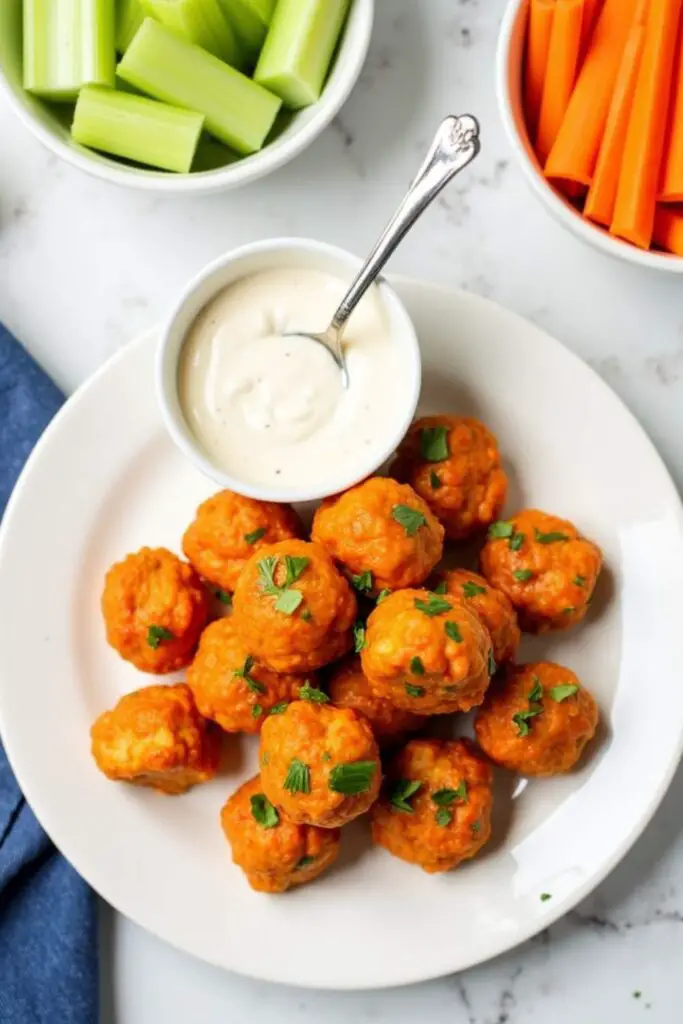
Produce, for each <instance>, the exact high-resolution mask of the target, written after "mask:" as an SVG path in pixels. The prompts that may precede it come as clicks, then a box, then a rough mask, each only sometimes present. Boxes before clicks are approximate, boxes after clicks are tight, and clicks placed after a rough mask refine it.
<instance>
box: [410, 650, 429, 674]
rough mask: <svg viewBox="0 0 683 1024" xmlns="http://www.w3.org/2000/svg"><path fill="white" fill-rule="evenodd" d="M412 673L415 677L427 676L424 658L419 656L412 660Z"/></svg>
mask: <svg viewBox="0 0 683 1024" xmlns="http://www.w3.org/2000/svg"><path fill="white" fill-rule="evenodd" d="M410 671H411V672H412V673H413V675H414V676H423V675H424V674H425V667H424V664H423V662H422V658H420V657H418V655H417V654H416V655H415V657H414V658H411V661H410Z"/></svg>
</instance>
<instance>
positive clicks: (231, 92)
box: [117, 18, 281, 154]
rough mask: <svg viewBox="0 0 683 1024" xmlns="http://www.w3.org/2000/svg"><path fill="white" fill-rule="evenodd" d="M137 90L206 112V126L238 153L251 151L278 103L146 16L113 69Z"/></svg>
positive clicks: (263, 136)
mask: <svg viewBox="0 0 683 1024" xmlns="http://www.w3.org/2000/svg"><path fill="white" fill-rule="evenodd" d="M117 72H118V74H119V75H120V77H121V78H122V79H123V80H124V82H128V84H129V85H133V86H135V88H136V89H139V90H140V92H146V93H148V94H149V95H150V96H154V97H156V99H159V100H165V101H166V102H167V103H173V104H175V105H176V106H178V107H187V108H188V109H189V110H198V111H200V112H201V113H202V114H204V115H205V116H206V130H207V131H208V132H210V133H211V134H212V135H215V136H216V138H217V139H220V141H221V142H224V143H225V144H226V145H227V146H230V147H231V148H232V149H235V150H237V152H238V153H242V154H248V153H255V152H256V151H257V150H259V149H260V148H261V147H262V145H263V143H264V141H265V139H266V136H267V135H268V132H269V131H270V129H271V127H272V125H273V121H274V120H275V116H276V114H277V112H278V110H279V109H280V106H281V102H280V100H279V99H278V98H277V96H273V95H272V93H270V92H268V91H267V90H266V89H262V88H261V86H260V85H256V83H255V82H252V81H251V79H250V78H247V77H246V75H242V74H240V72H239V71H235V69H234V68H231V67H230V66H229V65H228V64H224V63H223V62H222V61H220V60H218V58H217V57H214V56H213V54H211V53H207V52H206V50H202V49H200V48H199V47H198V46H194V45H193V44H192V43H188V42H186V41H185V40H184V39H180V38H179V36H176V35H175V34H174V33H173V32H171V31H169V29H167V28H165V27H164V26H163V25H160V24H159V23H158V22H156V21H153V20H152V19H151V18H146V19H145V21H144V22H143V23H142V26H141V27H140V29H139V30H138V32H137V33H136V35H135V38H134V39H133V41H132V43H131V44H130V46H129V47H128V49H127V50H126V53H125V56H124V58H123V60H122V61H121V63H120V64H119V66H118V69H117Z"/></svg>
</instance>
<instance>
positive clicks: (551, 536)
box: [534, 528, 569, 544]
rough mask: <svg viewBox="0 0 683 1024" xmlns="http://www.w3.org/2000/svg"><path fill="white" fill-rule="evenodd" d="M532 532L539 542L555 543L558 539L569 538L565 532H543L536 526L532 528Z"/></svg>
mask: <svg viewBox="0 0 683 1024" xmlns="http://www.w3.org/2000/svg"><path fill="white" fill-rule="evenodd" d="M534 534H535V536H536V540H537V541H538V543H539V544H557V543H559V542H560V541H563V540H569V537H568V535H567V534H566V533H557V532H551V533H543V530H539V529H538V528H536V529H535V530H534Z"/></svg>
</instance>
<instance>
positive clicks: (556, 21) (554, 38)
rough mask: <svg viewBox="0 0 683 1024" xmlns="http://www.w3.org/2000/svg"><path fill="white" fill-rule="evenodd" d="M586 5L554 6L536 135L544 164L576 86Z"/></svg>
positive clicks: (560, 2) (576, 1)
mask: <svg viewBox="0 0 683 1024" xmlns="http://www.w3.org/2000/svg"><path fill="white" fill-rule="evenodd" d="M583 4H584V0H557V3H556V5H555V17H554V18H553V28H552V32H551V33H550V49H549V51H548V67H547V68H546V73H545V82H544V84H543V98H542V100H541V111H540V114H539V115H538V132H537V134H536V152H537V153H538V157H539V160H540V161H541V163H542V164H543V163H545V161H546V159H547V157H548V153H549V152H550V150H551V149H552V147H553V143H554V142H555V139H556V137H557V133H558V132H559V130H560V125H561V124H562V120H563V118H564V115H565V112H566V110H567V105H568V103H569V98H570V96H571V94H572V89H573V88H574V82H575V80H576V70H577V67H578V63H579V46H580V45H581V20H582V18H583Z"/></svg>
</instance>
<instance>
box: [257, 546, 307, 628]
mask: <svg viewBox="0 0 683 1024" xmlns="http://www.w3.org/2000/svg"><path fill="white" fill-rule="evenodd" d="M310 562H311V560H310V558H297V557H295V556H292V555H285V583H284V586H280V585H279V584H278V583H276V582H275V573H276V571H277V567H278V563H279V559H278V558H277V556H275V555H268V557H266V558H262V559H261V561H260V562H259V563H258V571H259V576H260V577H261V580H260V583H261V588H262V589H263V592H264V593H265V594H271V595H275V596H276V597H277V600H276V601H275V610H276V611H278V612H283V614H285V615H293V614H294V612H295V611H296V610H297V608H298V607H299V605H300V604H301V602H302V601H303V599H304V597H303V594H302V593H301V591H299V590H292V584H293V583H296V581H297V580H298V579H299V578H300V577H301V575H302V573H303V572H304V570H305V569H306V568H307V567H308V566H309V565H310Z"/></svg>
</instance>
